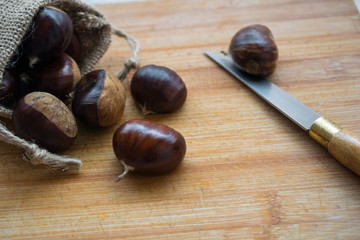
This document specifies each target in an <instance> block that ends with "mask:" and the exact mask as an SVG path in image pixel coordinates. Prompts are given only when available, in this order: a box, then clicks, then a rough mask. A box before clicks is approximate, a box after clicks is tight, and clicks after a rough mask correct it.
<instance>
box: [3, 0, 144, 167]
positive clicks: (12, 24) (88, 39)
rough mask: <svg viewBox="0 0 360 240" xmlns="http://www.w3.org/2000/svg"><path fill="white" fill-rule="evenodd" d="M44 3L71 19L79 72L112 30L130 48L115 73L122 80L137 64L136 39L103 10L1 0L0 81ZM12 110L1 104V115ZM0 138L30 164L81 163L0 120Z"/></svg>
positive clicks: (56, 1)
mask: <svg viewBox="0 0 360 240" xmlns="http://www.w3.org/2000/svg"><path fill="white" fill-rule="evenodd" d="M45 6H53V7H56V8H59V9H61V10H63V11H64V12H66V13H67V14H68V15H69V16H70V18H71V19H72V21H73V25H74V29H75V31H76V32H77V34H78V37H79V38H80V41H81V44H82V49H83V51H82V55H81V57H80V60H79V61H78V62H77V63H78V65H79V68H80V71H81V73H82V75H83V74H86V73H88V72H90V71H91V69H92V68H93V67H94V66H95V64H96V63H97V62H98V61H99V59H100V58H101V57H102V56H103V55H104V53H105V52H106V50H107V49H108V48H109V46H110V43H111V36H112V34H115V35H117V36H119V37H123V38H125V39H126V40H127V41H128V43H129V45H130V47H131V50H132V56H131V57H130V58H129V59H128V60H127V61H126V62H125V64H124V67H123V69H122V70H121V71H120V72H119V73H118V74H117V77H118V78H119V79H120V80H123V79H124V78H125V77H126V75H127V73H128V72H129V71H130V69H132V68H137V67H138V66H139V59H138V52H139V48H140V45H139V43H138V41H137V40H136V39H135V38H133V37H131V36H130V35H128V34H126V33H125V32H123V31H122V30H119V29H116V28H113V27H112V26H111V24H110V23H109V22H107V21H106V19H105V18H104V16H103V14H102V13H101V12H99V11H98V10H97V9H96V8H94V7H93V6H91V5H88V4H86V3H84V2H81V1H80V0H31V1H29V0H0V83H1V81H2V80H1V78H2V76H3V73H4V70H5V68H7V67H9V66H12V65H14V64H16V60H17V59H16V57H15V58H14V56H17V55H19V54H21V51H22V49H21V47H20V46H21V42H22V40H23V38H24V37H25V36H26V33H27V31H28V29H31V27H32V20H33V18H34V17H35V15H36V14H37V12H38V11H39V10H40V9H41V8H42V7H45ZM11 114H12V110H11V109H7V108H5V107H4V106H2V105H0V117H5V118H11ZM29 127H31V126H29ZM0 141H3V142H6V143H8V144H12V145H15V146H17V147H18V148H20V149H22V150H23V152H24V159H26V160H28V161H30V162H31V163H32V164H36V165H37V164H43V165H48V166H50V167H52V168H54V169H56V170H61V171H66V170H72V169H78V168H80V166H81V160H79V159H75V158H69V157H66V156H60V155H56V154H53V153H50V152H48V151H47V150H45V149H41V148H39V147H38V146H37V145H36V144H35V143H33V142H28V141H25V140H23V139H21V138H19V137H17V136H16V135H14V134H13V133H12V132H11V131H9V130H8V129H7V127H6V126H5V124H3V123H2V122H1V121H0Z"/></svg>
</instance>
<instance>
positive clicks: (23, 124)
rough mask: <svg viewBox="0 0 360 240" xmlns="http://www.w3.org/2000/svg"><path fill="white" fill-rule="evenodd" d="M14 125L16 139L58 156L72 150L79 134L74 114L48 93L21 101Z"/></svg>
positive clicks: (14, 115) (14, 118) (13, 117)
mask: <svg viewBox="0 0 360 240" xmlns="http://www.w3.org/2000/svg"><path fill="white" fill-rule="evenodd" d="M12 121H13V125H14V131H15V133H16V135H18V136H19V137H21V138H23V139H25V140H28V141H34V142H35V143H36V144H38V145H39V146H40V147H43V148H45V149H47V150H49V151H51V152H54V153H59V152H64V151H66V150H68V149H69V148H70V147H71V146H72V144H73V143H74V141H75V138H76V136H77V132H78V128H77V124H76V120H75V118H74V116H73V115H72V113H71V111H70V110H69V109H68V108H67V107H66V105H65V104H64V103H63V102H61V101H60V100H59V99H58V98H56V97H55V96H53V95H51V94H49V93H45V92H32V93H29V94H28V95H26V96H24V97H23V98H21V99H20V100H19V101H18V102H17V104H16V105H15V108H14V111H13V115H12Z"/></svg>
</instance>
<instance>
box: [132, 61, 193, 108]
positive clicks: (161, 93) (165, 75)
mask: <svg viewBox="0 0 360 240" xmlns="http://www.w3.org/2000/svg"><path fill="white" fill-rule="evenodd" d="M130 91H131V94H132V96H133V98H134V100H135V101H136V102H137V104H138V105H139V106H140V108H141V110H142V113H143V114H144V115H146V114H149V113H171V112H174V111H176V110H178V109H179V108H180V107H181V106H182V105H183V104H184V102H185V100H186V97H187V89H186V86H185V83H184V81H183V80H182V79H181V77H180V76H179V75H178V74H177V73H176V72H174V71H173V70H171V69H169V68H167V67H163V66H157V65H147V66H144V67H142V68H140V69H138V70H137V71H136V72H135V74H134V76H133V78H132V80H131V84H130Z"/></svg>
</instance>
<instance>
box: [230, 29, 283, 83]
mask: <svg viewBox="0 0 360 240" xmlns="http://www.w3.org/2000/svg"><path fill="white" fill-rule="evenodd" d="M229 54H230V56H231V57H232V59H233V61H234V62H235V64H236V65H237V66H238V67H239V68H240V69H241V70H243V71H245V72H247V73H249V74H252V75H257V76H266V75H269V74H271V73H273V72H274V71H275V68H276V61H277V59H278V49H277V46H276V44H275V41H274V39H273V35H272V33H271V31H270V29H269V28H267V27H266V26H264V25H259V24H255V25H251V26H248V27H245V28H243V29H241V30H240V31H239V32H237V33H236V34H235V36H234V37H233V38H232V40H231V43H230V47H229Z"/></svg>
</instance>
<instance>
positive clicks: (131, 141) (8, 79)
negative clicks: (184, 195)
mask: <svg viewBox="0 0 360 240" xmlns="http://www.w3.org/2000/svg"><path fill="white" fill-rule="evenodd" d="M32 26H33V27H32V28H31V29H30V30H29V31H28V33H27V36H26V37H25V38H24V39H25V40H24V41H23V42H22V43H21V46H20V48H21V49H23V52H22V54H21V55H14V56H13V58H12V61H13V62H16V63H15V64H13V65H11V67H8V68H7V69H6V70H5V72H4V74H3V77H2V81H1V83H0V104H2V105H4V106H8V107H10V108H13V114H12V121H13V126H14V131H15V134H16V135H18V136H19V137H21V138H23V139H25V140H28V141H32V142H35V143H36V144H38V145H39V146H40V147H43V148H45V149H47V150H49V151H50V152H54V153H60V152H64V151H66V150H68V149H69V148H70V147H71V146H72V144H73V143H74V141H75V139H76V137H77V134H78V127H77V120H78V121H81V122H83V123H84V125H85V126H89V127H91V128H101V127H110V126H113V125H115V124H116V123H118V122H119V121H120V119H121V117H122V115H123V113H124V109H125V102H126V93H125V89H124V87H123V85H122V83H121V82H120V80H119V79H117V78H116V77H115V76H114V75H113V74H112V73H110V72H108V71H106V70H104V69H99V70H94V71H91V72H89V73H87V74H85V75H83V76H81V72H80V69H79V67H78V65H77V61H79V59H81V55H82V45H81V39H80V38H79V37H78V35H77V33H76V32H75V31H74V28H73V24H72V20H71V19H70V17H69V16H68V15H67V14H66V13H65V12H63V11H62V10H60V9H57V8H54V7H44V8H42V9H40V10H39V12H38V13H37V15H36V16H35V17H34V19H33V24H32ZM18 52H21V51H18ZM130 84H131V85H130V91H131V95H132V97H133V98H134V100H135V102H136V103H137V104H138V106H139V108H140V110H141V113H142V114H143V115H147V114H150V113H171V112H174V111H176V110H178V109H179V108H181V106H182V105H183V104H184V102H185V100H186V97H187V89H186V86H185V83H184V82H183V80H182V79H181V77H180V76H179V75H178V74H177V73H176V72H174V71H173V70H171V69H169V68H167V67H163V66H156V65H147V66H144V67H142V68H140V69H138V70H137V71H136V72H135V74H134V76H133V78H132V80H131V83H130ZM113 149H114V153H115V155H116V156H117V157H118V158H119V160H120V162H121V163H122V164H123V166H124V172H123V174H121V175H120V176H119V180H120V179H121V178H122V177H123V176H124V175H125V174H126V173H127V172H128V171H129V170H131V171H134V172H138V173H141V174H150V175H154V174H163V173H166V172H169V171H171V170H173V169H174V168H176V167H177V166H178V165H179V164H180V162H181V161H182V160H183V158H184V156H185V152H186V143H185V139H184V137H183V136H182V135H181V134H180V133H179V132H177V131H176V130H174V129H172V128H171V127H168V126H166V125H163V124H159V123H155V122H151V121H148V120H141V119H138V120H129V121H126V122H124V123H122V124H121V125H120V127H119V128H118V129H117V130H116V131H115V133H114V135H113Z"/></svg>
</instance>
